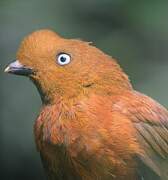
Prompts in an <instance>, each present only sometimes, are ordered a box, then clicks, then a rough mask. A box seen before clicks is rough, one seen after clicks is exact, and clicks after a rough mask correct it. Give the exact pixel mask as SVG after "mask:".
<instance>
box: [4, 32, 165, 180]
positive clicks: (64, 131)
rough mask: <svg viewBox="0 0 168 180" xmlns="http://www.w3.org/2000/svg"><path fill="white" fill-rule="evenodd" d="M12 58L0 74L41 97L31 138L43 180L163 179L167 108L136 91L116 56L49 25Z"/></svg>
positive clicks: (29, 35)
mask: <svg viewBox="0 0 168 180" xmlns="http://www.w3.org/2000/svg"><path fill="white" fill-rule="evenodd" d="M16 56H17V57H16V60H15V61H14V62H12V63H10V64H9V65H8V66H7V67H6V68H5V70H4V71H5V72H7V73H11V74H15V75H22V76H25V77H28V78H29V79H30V80H31V81H32V82H33V83H34V84H35V86H36V87H37V90H38V92H39V94H40V97H41V101H42V107H41V110H40V113H39V116H38V118H37V119H36V121H35V124H34V136H35V142H36V146H37V151H38V152H39V154H40V156H41V160H42V164H43V167H44V169H45V173H46V178H48V179H49V180H113V179H114V180H125V179H129V180H167V179H168V111H167V109H166V108H165V107H163V106H162V105H160V104H159V103H158V102H156V101H155V100H153V99H152V98H150V97H148V96H147V95H144V94H142V93H140V92H138V91H136V90H134V88H133V87H132V84H131V82H130V80H129V78H128V76H127V75H126V73H125V72H124V71H123V70H122V68H121V67H120V65H119V64H118V62H117V60H115V59H114V58H112V57H111V56H109V55H107V54H105V53H104V52H103V51H101V50H100V49H98V48H96V47H95V46H94V45H93V44H92V43H90V42H85V41H82V40H80V39H66V38H64V37H61V36H60V35H59V34H57V33H56V32H54V31H52V30H49V29H41V30H37V31H34V32H32V33H30V34H28V35H27V36H26V37H25V38H24V39H23V41H22V42H21V44H20V47H19V49H18V52H17V55H16ZM32 110H33V109H32Z"/></svg>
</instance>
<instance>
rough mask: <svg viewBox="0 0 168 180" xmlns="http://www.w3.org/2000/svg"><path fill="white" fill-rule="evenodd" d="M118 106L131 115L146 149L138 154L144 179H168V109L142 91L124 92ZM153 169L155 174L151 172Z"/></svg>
mask: <svg viewBox="0 0 168 180" xmlns="http://www.w3.org/2000/svg"><path fill="white" fill-rule="evenodd" d="M114 106H115V107H116V108H118V109H119V110H120V112H121V113H122V114H125V115H127V117H129V118H130V119H131V121H132V122H133V125H134V127H135V129H136V132H137V136H136V138H137V141H138V143H139V144H140V146H141V147H142V149H143V150H144V154H143V155H137V157H136V160H137V162H138V166H139V167H138V170H139V173H140V174H141V179H147V180H149V179H154V178H155V179H160V178H161V179H162V180H167V179H168V111H167V110H166V109H165V108H164V107H163V106H161V105H160V104H158V103H157V102H156V101H154V100H152V99H151V98H149V97H148V96H145V95H143V94H141V93H138V92H133V93H132V94H126V95H123V96H122V97H120V99H119V100H118V102H117V103H116V104H115V105H114ZM145 166H146V168H144V167H145ZM149 171H151V173H150V174H152V173H153V176H152V175H151V176H148V174H149ZM149 177H150V178H149Z"/></svg>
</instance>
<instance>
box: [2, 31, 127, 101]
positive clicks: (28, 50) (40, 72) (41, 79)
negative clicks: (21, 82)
mask: <svg viewBox="0 0 168 180" xmlns="http://www.w3.org/2000/svg"><path fill="white" fill-rule="evenodd" d="M5 71H6V72H8V73H12V74H16V75H24V76H28V77H29V78H30V79H31V80H32V81H33V82H34V83H35V85H36V87H37V88H38V90H39V92H40V94H41V97H42V101H43V102H45V103H47V102H51V101H53V100H54V99H55V96H57V95H59V96H66V97H74V96H77V95H79V94H81V92H86V90H85V89H86V88H87V89H88V87H90V88H91V87H93V86H96V87H97V89H101V88H103V87H105V84H107V83H105V82H108V83H109V82H110V81H112V80H114V82H115V78H116V79H118V82H121V80H122V79H123V82H125V80H127V77H126V76H123V75H120V74H123V73H120V71H121V70H120V67H119V65H118V64H117V63H116V62H115V61H113V60H112V59H111V58H110V57H109V56H107V55H105V54H104V53H103V52H102V51H100V50H98V49H97V48H95V47H93V46H90V45H89V43H87V42H83V41H80V40H74V39H64V38H62V37H60V36H59V35H57V34H56V33H54V32H52V31H50V30H40V31H36V32H34V33H32V34H30V35H29V36H27V37H26V38H25V39H24V40H23V41H22V43H21V45H20V48H19V50H18V53H17V60H16V61H15V62H13V63H11V64H9V65H8V67H7V68H6V69H5ZM115 72H116V74H115ZM109 84H110V83H109ZM111 85H112V84H111ZM111 85H110V86H111ZM106 86H107V85H106ZM99 87H101V88H99ZM107 89H109V87H108V88H107Z"/></svg>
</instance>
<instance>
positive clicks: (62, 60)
mask: <svg viewBox="0 0 168 180" xmlns="http://www.w3.org/2000/svg"><path fill="white" fill-rule="evenodd" d="M70 61H71V56H70V55H69V54H66V53H60V54H58V56H57V63H58V64H59V65H61V66H64V65H66V64H69V63H70Z"/></svg>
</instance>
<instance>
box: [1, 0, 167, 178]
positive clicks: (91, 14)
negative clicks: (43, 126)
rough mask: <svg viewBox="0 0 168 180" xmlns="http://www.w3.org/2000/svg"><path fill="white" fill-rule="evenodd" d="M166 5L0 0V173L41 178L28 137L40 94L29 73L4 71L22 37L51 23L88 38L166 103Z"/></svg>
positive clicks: (133, 0) (153, 0)
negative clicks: (5, 72) (29, 78)
mask: <svg viewBox="0 0 168 180" xmlns="http://www.w3.org/2000/svg"><path fill="white" fill-rule="evenodd" d="M167 9H168V1H166V0H159V1H158V0H141V1H138V0H84V1H83V0H29V1H26V0H0V92H1V93H0V96H1V98H0V99H1V100H0V134H1V136H0V142H1V146H0V148H1V150H0V158H1V159H0V160H1V161H0V162H1V163H0V166H1V167H0V169H1V173H0V179H3V180H10V179H12V180H14V179H17V180H19V179H24V180H30V179H36V180H38V179H39V180H43V179H44V172H43V169H42V165H41V162H40V157H39V154H38V153H37V152H36V148H35V143H34V137H33V123H34V120H35V118H36V117H37V115H38V112H39V109H40V105H41V101H40V97H39V95H38V92H37V90H36V88H35V87H34V85H33V84H32V83H31V82H30V81H29V80H28V79H25V78H24V77H18V76H10V75H7V74H4V73H3V69H4V67H5V65H6V64H8V63H9V62H10V61H12V60H14V59H15V53H16V51H17V48H18V46H19V43H20V41H21V40H22V38H23V37H24V36H25V35H26V34H28V33H30V32H32V31H34V30H37V29H41V28H50V29H53V30H55V31H57V32H58V33H59V34H61V35H63V36H65V37H68V38H81V39H83V40H86V41H92V42H93V43H94V44H95V45H96V46H97V47H98V48H101V49H102V50H103V51H105V52H106V53H108V54H110V55H112V56H113V57H115V58H117V59H119V62H120V64H121V66H122V67H123V68H124V70H125V71H126V72H127V74H128V75H129V76H130V79H131V81H132V83H133V85H134V87H135V88H136V89H137V90H139V91H141V92H144V93H145V94H148V95H150V96H152V97H153V98H155V99H156V100H158V101H159V102H160V103H162V104H163V105H165V106H166V107H168V96H167V92H168V78H167V76H168V10H167Z"/></svg>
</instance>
